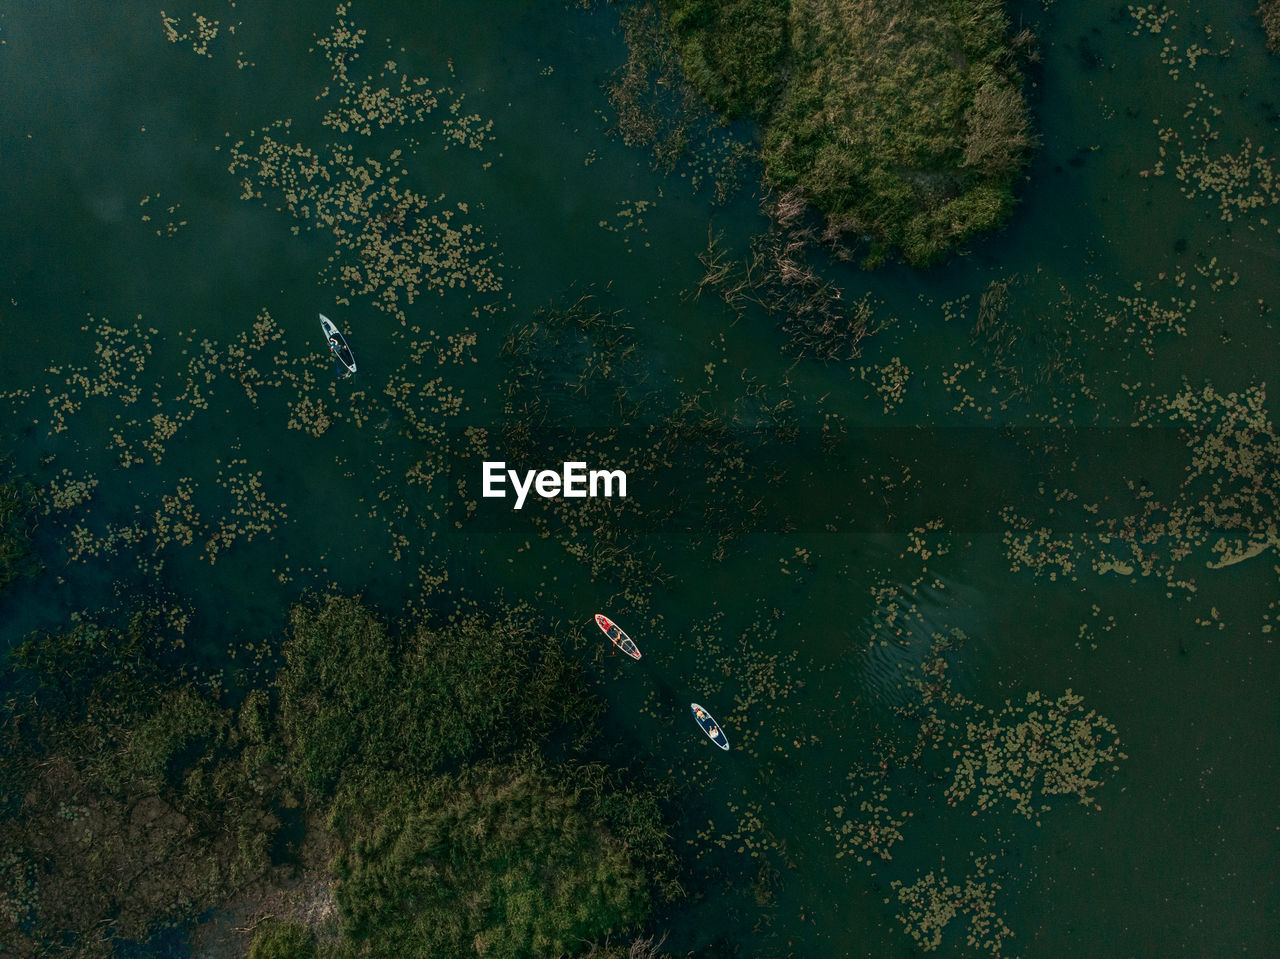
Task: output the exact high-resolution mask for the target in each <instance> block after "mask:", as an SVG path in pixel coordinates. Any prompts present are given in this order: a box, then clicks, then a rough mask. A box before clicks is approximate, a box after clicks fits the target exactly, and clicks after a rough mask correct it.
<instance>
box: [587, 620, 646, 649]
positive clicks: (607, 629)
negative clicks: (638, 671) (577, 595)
mask: <svg viewBox="0 0 1280 959" xmlns="http://www.w3.org/2000/svg"><path fill="white" fill-rule="evenodd" d="M596 625H597V626H599V627H600V629H601V630H602V631H603V632H604V634H605V635H606V636H608V637H609V640H610V642H612V643H613V645H615V646H617V647H618V648H619V649H620V650H622V651H623V652H624V653H626V654H627V655H628V656H630V657H631V658H632V659H639V658H640V649H639V647H637V646H636V644H635V643H633V642H632V641H631V637H630V636H628V635H627V634H626V633H624V632H623V631H622V629H621V627H619V626H618V624H617V623H615V622H613V620H611V619H609V617H608V616H602V615H601V614H600V613H596Z"/></svg>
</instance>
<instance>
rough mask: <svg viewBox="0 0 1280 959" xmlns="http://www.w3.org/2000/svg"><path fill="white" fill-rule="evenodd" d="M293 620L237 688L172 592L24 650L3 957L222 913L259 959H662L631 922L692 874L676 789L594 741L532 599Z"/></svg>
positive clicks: (0, 847)
mask: <svg viewBox="0 0 1280 959" xmlns="http://www.w3.org/2000/svg"><path fill="white" fill-rule="evenodd" d="M291 620H292V621H291V626H290V629H289V633H288V636H287V638H286V639H285V641H284V643H283V645H282V647H281V653H280V659H281V661H280V662H279V664H278V668H277V669H276V670H275V673H274V677H273V678H269V675H268V674H269V672H270V671H267V674H264V676H263V677H262V678H260V679H259V680H258V681H257V682H254V683H250V684H249V688H248V689H247V690H246V689H244V688H234V689H229V688H226V687H224V686H223V685H222V683H221V680H220V679H218V678H213V677H205V676H201V675H200V674H199V672H198V671H197V670H196V669H195V667H194V666H193V664H192V663H191V661H190V660H189V659H188V658H187V657H185V656H183V654H182V653H181V652H179V650H180V648H181V642H180V639H179V638H178V637H179V636H180V633H181V629H182V625H181V624H180V623H175V622H174V621H173V617H172V615H171V614H167V613H166V612H164V611H150V612H145V613H136V614H133V615H132V616H130V617H129V618H128V619H127V620H126V621H124V622H109V621H105V620H104V621H103V622H102V623H98V622H93V621H90V620H87V619H82V620H81V621H80V622H78V623H77V624H76V625H74V626H73V628H71V629H69V630H68V631H66V632H64V633H61V634H58V635H43V636H37V637H34V638H32V639H30V640H28V641H27V642H26V643H24V644H23V645H22V646H21V647H19V648H18V649H17V650H15V651H14V653H13V654H12V656H11V657H10V661H9V663H8V664H7V668H6V670H5V672H4V674H3V677H2V678H0V682H2V683H3V688H4V697H3V698H4V700H5V704H4V706H3V710H2V711H0V747H3V751H4V756H5V760H4V763H3V765H0V836H3V837H4V838H3V840H0V952H3V954H5V955H9V956H19V957H26V956H31V957H34V956H67V957H72V956H75V957H107V956H111V955H121V954H124V953H129V954H132V951H136V950H137V949H139V948H142V949H144V951H153V950H155V949H157V948H160V947H161V945H162V943H164V942H170V943H172V944H174V946H175V947H181V944H182V943H183V941H184V939H185V938H186V937H187V936H188V935H194V936H195V940H194V941H195V942H196V943H199V941H200V938H199V937H200V935H201V930H200V928H199V926H200V924H214V925H217V926H218V929H217V932H216V936H217V939H218V941H219V942H220V943H222V944H224V945H227V944H238V946H239V949H240V954H242V955H243V954H247V955H249V956H251V957H254V959H300V957H315V956H319V957H355V956H367V957H380V956H385V957H397V959H399V957H413V956H423V957H426V956H441V955H463V954H475V955H478V956H501V957H515V959H519V957H534V956H549V955H556V956H560V955H584V954H590V955H593V956H600V957H606V956H607V957H613V956H617V957H621V956H624V955H628V951H627V950H628V948H631V947H632V946H634V948H632V952H631V954H636V955H646V956H656V955H657V953H656V952H655V951H654V950H655V949H656V946H655V945H654V943H653V942H652V940H646V939H644V938H639V939H635V940H631V941H630V942H629V944H628V946H622V945H620V944H618V940H619V937H620V936H621V937H628V936H630V935H632V934H638V930H639V929H640V928H641V927H642V926H643V925H644V923H645V922H646V920H647V918H648V917H649V914H650V910H651V908H652V907H653V905H654V904H655V903H658V902H662V901H673V900H675V899H676V898H678V897H679V896H680V895H681V889H680V887H679V884H678V883H677V882H676V880H675V868H674V864H675V857H674V853H673V852H672V850H671V848H670V845H669V840H668V838H667V831H666V826H665V824H664V821H663V815H662V811H661V802H662V797H661V796H660V794H659V792H658V791H657V790H656V789H655V788H654V787H652V786H649V785H646V784H644V783H642V782H639V781H636V780H635V779H634V778H633V777H631V776H630V775H629V774H628V773H627V772H625V771H623V770H618V769H615V768H613V767H611V766H608V765H605V764H602V763H601V762H598V761H596V760H595V759H593V758H592V754H591V752H590V748H591V746H592V744H593V734H592V727H591V719H592V718H593V717H595V716H596V715H597V714H598V710H599V705H598V704H597V703H596V702H595V701H594V700H593V699H592V698H591V697H590V696H589V694H588V693H587V691H586V686H585V683H584V682H583V679H582V677H581V676H580V675H579V672H578V667H577V666H576V665H575V664H574V663H572V662H571V661H570V660H569V659H567V658H566V657H565V655H564V653H563V652H562V647H561V643H560V641H559V640H558V639H557V638H556V637H555V636H554V635H552V634H551V633H549V632H548V631H546V630H544V629H542V628H541V627H539V626H538V625H537V623H536V621H535V620H534V619H533V617H532V616H531V615H530V611H529V610H528V609H527V608H525V607H520V606H504V607H501V608H498V609H495V610H483V611H482V610H480V609H477V608H471V607H468V608H461V607H459V608H458V609H456V610H455V611H454V613H453V614H452V615H450V616H448V617H445V618H444V619H442V620H441V621H440V623H439V624H436V625H424V624H421V623H405V624H402V625H399V626H396V625H392V624H388V623H386V622H384V621H383V620H382V619H381V618H380V617H379V616H378V615H377V614H375V613H374V612H373V611H371V610H370V609H368V608H367V607H365V606H364V605H363V604H362V603H361V602H360V600H358V599H353V598H349V597H342V596H326V597H313V598H311V599H308V600H306V601H304V602H303V603H302V604H300V605H298V606H296V607H295V608H294V610H293V612H292V617H291ZM497 635H500V636H502V640H501V641H500V642H499V641H495V639H494V636H497ZM228 914H231V915H233V916H235V919H236V921H235V922H226V921H221V922H220V920H219V917H225V916H227V915H228ZM211 917H212V918H211ZM611 943H612V944H611ZM122 950H123V952H122ZM637 950H638V952H637Z"/></svg>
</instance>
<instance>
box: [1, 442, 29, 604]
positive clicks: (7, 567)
mask: <svg viewBox="0 0 1280 959" xmlns="http://www.w3.org/2000/svg"><path fill="white" fill-rule="evenodd" d="M35 513H36V495H35V487H34V486H32V484H31V483H29V482H28V481H26V480H24V479H22V478H21V477H18V476H16V475H15V474H14V471H13V467H12V465H11V464H10V463H8V462H7V461H5V460H3V459H0V590H4V589H5V588H6V587H8V585H9V584H10V583H12V582H13V581H14V580H15V579H17V578H18V577H19V576H22V575H24V574H27V573H31V572H34V571H35V570H36V568H37V565H38V564H37V563H36V560H35V554H34V552H33V549H32V545H31V529H32V524H33V522H34V518H35Z"/></svg>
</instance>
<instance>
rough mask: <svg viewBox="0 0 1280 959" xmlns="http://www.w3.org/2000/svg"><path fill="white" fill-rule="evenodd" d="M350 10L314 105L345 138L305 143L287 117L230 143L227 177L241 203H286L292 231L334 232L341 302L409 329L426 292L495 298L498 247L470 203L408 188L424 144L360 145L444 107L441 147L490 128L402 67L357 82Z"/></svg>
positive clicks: (476, 143) (388, 64)
mask: <svg viewBox="0 0 1280 959" xmlns="http://www.w3.org/2000/svg"><path fill="white" fill-rule="evenodd" d="M347 10H348V7H347V5H345V4H342V5H339V6H338V9H337V22H336V23H335V25H334V27H333V29H332V31H331V32H330V34H329V35H328V36H326V37H323V38H321V39H320V40H318V41H317V45H318V46H319V47H320V49H321V50H322V51H323V52H324V56H325V59H326V60H327V61H328V62H329V65H330V72H331V80H330V84H329V85H328V86H327V87H325V89H324V90H323V91H322V92H321V93H320V95H319V96H318V97H317V98H316V99H317V100H318V101H320V102H321V103H322V104H324V105H325V106H326V107H327V109H325V112H324V113H323V116H322V118H321V123H322V124H323V126H324V127H326V128H327V129H329V130H331V131H332V132H333V133H334V134H335V136H337V137H341V138H345V139H336V140H334V141H333V142H331V143H328V144H325V145H322V146H314V147H313V146H308V145H306V144H304V143H302V142H300V141H298V140H293V139H292V132H291V130H292V126H293V121H292V120H291V119H282V120H277V121H275V122H273V123H271V124H269V125H268V126H267V127H265V128H264V129H262V130H254V131H251V132H250V134H249V137H248V139H247V140H237V141H236V142H235V143H234V145H232V147H231V149H230V153H231V162H230V164H229V165H228V170H229V171H230V172H231V173H232V174H233V175H235V176H238V177H239V178H240V183H241V186H242V193H241V196H242V198H243V199H246V200H263V199H264V195H266V196H270V197H272V198H273V201H274V202H276V203H278V204H280V205H278V206H277V207H276V208H277V209H279V210H283V211H285V212H287V213H289V214H290V215H291V216H292V217H293V218H294V219H295V220H297V221H298V225H296V226H295V227H294V228H293V229H294V232H298V231H299V230H301V229H307V230H322V231H325V232H327V233H328V234H330V235H331V237H332V239H333V243H334V252H333V254H332V255H331V256H330V258H329V262H328V266H327V268H326V270H325V276H326V278H327V279H329V280H330V281H332V282H335V283H337V284H339V285H340V286H342V287H343V288H344V289H345V290H346V291H347V299H346V300H343V301H340V302H343V303H348V302H350V300H351V299H353V298H364V297H368V298H369V300H370V301H371V302H372V303H373V305H374V306H376V307H377V308H378V309H380V310H382V311H384V312H386V313H388V314H390V315H391V316H394V317H396V318H397V319H399V320H400V321H401V323H402V324H403V325H408V321H407V315H406V310H407V308H408V307H410V306H412V305H413V303H414V301H415V299H416V298H417V297H418V296H420V295H422V294H423V293H436V294H440V295H443V294H444V293H445V292H446V291H448V290H462V291H469V292H471V293H481V294H496V293H498V292H499V291H500V290H501V289H502V280H501V276H500V274H499V272H498V271H499V270H500V269H501V264H500V263H497V262H496V261H495V259H494V252H493V251H494V250H495V248H496V244H495V243H492V242H489V241H487V240H486V239H485V238H484V235H483V232H482V231H481V229H480V228H479V227H478V226H476V225H475V224H474V223H473V222H471V221H470V219H469V214H470V207H469V205H468V204H467V203H465V202H457V201H454V202H449V201H448V200H447V198H446V196H445V195H444V194H443V193H437V194H435V195H428V194H426V193H424V192H421V191H419V190H417V189H415V188H414V187H413V186H411V185H410V182H409V181H407V180H406V179H405V178H406V177H408V176H409V173H410V170H409V163H410V161H409V157H410V156H411V155H412V154H413V153H414V152H415V148H416V145H417V141H416V140H412V139H410V140H409V141H408V142H407V146H406V147H399V148H396V149H394V150H392V151H391V152H390V153H389V154H388V155H387V156H386V157H385V158H384V159H382V160H378V159H375V158H373V157H370V156H361V153H362V152H363V151H362V150H360V149H357V147H356V146H355V145H354V142H353V140H352V138H354V137H364V138H370V137H372V136H373V135H374V134H375V133H379V132H382V131H387V130H395V131H408V130H411V129H416V128H418V127H419V126H421V125H423V124H425V123H426V122H427V121H428V120H429V119H431V118H433V117H435V115H436V113H437V110H438V108H439V106H440V104H441V102H442V101H443V100H447V99H451V100H452V102H451V103H450V105H449V107H448V109H447V111H446V112H447V117H445V118H444V119H442V120H440V121H439V122H438V123H437V124H436V126H435V128H434V130H433V132H435V133H436V134H438V135H439V136H441V137H442V138H443V139H444V140H445V149H448V148H449V147H450V146H463V147H466V148H468V149H471V150H476V151H482V150H483V149H484V147H485V143H486V142H487V141H488V139H489V138H490V131H491V129H492V122H491V121H488V122H486V121H484V120H483V119H482V118H481V117H480V116H479V115H477V114H474V113H470V114H468V113H463V111H462V103H463V97H462V96H461V95H459V94H455V93H454V91H453V90H451V89H450V88H448V87H440V88H436V87H433V86H431V85H430V81H429V80H428V79H427V78H425V77H409V76H406V75H405V74H403V73H401V72H400V70H399V67H398V65H397V64H396V62H395V61H394V60H387V61H385V62H384V63H383V65H382V69H381V71H380V72H379V73H377V74H376V75H375V74H369V75H367V76H364V77H362V78H358V79H357V78H356V77H355V76H354V75H353V67H354V66H355V65H356V63H357V61H358V59H359V57H360V52H359V51H360V47H361V46H362V45H363V43H364V31H363V30H361V29H359V28H357V27H355V26H354V25H353V24H352V22H351V21H350V20H348V18H347ZM406 150H407V152H406Z"/></svg>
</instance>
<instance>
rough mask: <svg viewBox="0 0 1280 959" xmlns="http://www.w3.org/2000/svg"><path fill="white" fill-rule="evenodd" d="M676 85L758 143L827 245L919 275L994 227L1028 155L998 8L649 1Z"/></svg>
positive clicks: (1010, 44)
mask: <svg viewBox="0 0 1280 959" xmlns="http://www.w3.org/2000/svg"><path fill="white" fill-rule="evenodd" d="M662 5H663V9H664V10H665V11H666V12H667V15H668V17H667V22H668V24H669V26H670V29H671V31H672V34H673V37H674V40H675V43H676V45H677V47H678V48H679V50H680V54H681V60H682V62H683V65H684V70H685V73H686V75H687V77H688V78H689V79H690V81H691V82H693V83H694V84H695V85H696V86H697V87H698V89H699V90H700V92H702V94H703V95H704V96H705V97H706V98H707V100H708V102H710V103H711V104H712V106H714V107H715V108H716V109H718V110H720V111H721V112H723V113H724V114H725V115H727V116H730V117H733V116H740V115H741V116H750V117H753V118H754V119H755V120H757V121H758V122H759V123H760V125H761V128H762V132H763V141H764V145H763V158H764V165H765V173H766V176H767V178H768V180H769V182H770V184H771V185H772V186H773V187H774V188H775V189H776V190H778V191H779V192H781V193H792V194H794V195H795V196H797V197H799V198H801V199H803V200H804V201H806V202H807V203H808V204H810V205H811V206H812V207H814V208H815V209H816V210H817V211H819V212H820V213H821V214H822V215H823V216H824V217H825V220H826V227H827V229H826V238H827V240H828V241H831V242H841V241H844V242H847V243H851V244H854V245H856V244H859V243H862V242H866V243H868V244H869V247H868V252H867V254H866V256H865V258H864V261H863V262H864V265H866V266H876V265H878V264H880V263H883V262H885V261H886V260H887V259H888V258H889V257H890V256H891V255H894V253H895V251H899V252H900V253H901V255H902V256H903V257H904V258H905V259H906V260H907V262H908V263H910V264H912V265H913V266H925V265H927V264H929V263H932V262H934V261H935V260H937V259H938V258H940V257H941V256H943V255H944V254H945V253H946V252H947V251H949V250H952V249H954V248H956V247H957V246H959V245H960V244H962V243H964V242H965V241H966V240H968V239H969V238H970V237H972V236H974V235H975V234H977V233H980V232H982V231H984V230H988V229H991V228H992V227H994V226H997V225H998V224H999V223H1001V222H1002V221H1003V220H1004V219H1005V218H1006V217H1007V216H1008V215H1009V213H1010V211H1011V209H1012V206H1013V189H1012V188H1013V183H1014V180H1015V179H1016V177H1017V175H1018V172H1019V170H1020V169H1021V168H1022V166H1023V163H1024V162H1025V158H1026V154H1027V151H1028V150H1029V149H1030V147H1031V145H1032V142H1033V139H1034V138H1033V135H1032V132H1031V126H1030V118H1029V115H1028V112H1027V105H1026V101H1025V99H1024V97H1023V92H1022V86H1023V78H1022V75H1021V71H1020V69H1019V66H1018V63H1017V54H1016V51H1017V50H1018V49H1019V48H1021V47H1023V46H1025V45H1027V44H1028V43H1029V42H1030V35H1029V34H1028V33H1026V32H1025V31H1024V32H1023V33H1021V34H1019V35H1018V36H1016V37H1013V36H1011V31H1010V24H1009V20H1008V17H1007V16H1006V14H1005V9H1004V3H1003V2H1002V0H914V2H909V3H906V4H903V3H894V2H886V0H729V2H726V3H722V4H720V3H712V2H710V0H663V4H662Z"/></svg>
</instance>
